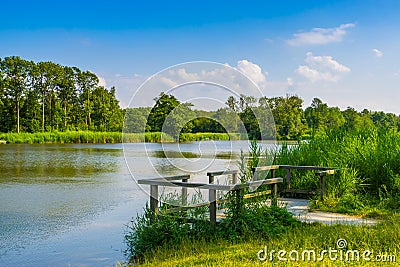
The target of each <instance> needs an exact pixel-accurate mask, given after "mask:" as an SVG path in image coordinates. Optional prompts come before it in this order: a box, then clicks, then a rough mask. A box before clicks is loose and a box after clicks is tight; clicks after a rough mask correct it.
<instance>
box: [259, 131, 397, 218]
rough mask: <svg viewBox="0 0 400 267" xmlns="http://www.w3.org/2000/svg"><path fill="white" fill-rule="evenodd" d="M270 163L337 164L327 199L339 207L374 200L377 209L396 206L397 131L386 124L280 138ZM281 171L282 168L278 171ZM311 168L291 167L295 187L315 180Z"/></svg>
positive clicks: (355, 207)
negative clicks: (291, 140) (288, 140)
mask: <svg viewBox="0 0 400 267" xmlns="http://www.w3.org/2000/svg"><path fill="white" fill-rule="evenodd" d="M267 153H269V154H271V153H276V154H275V155H276V157H275V160H274V164H282V165H313V166H328V167H335V168H338V169H339V170H338V171H337V172H336V174H335V175H334V176H332V177H328V179H327V197H326V199H325V205H327V206H328V207H332V208H335V209H337V210H338V211H347V212H351V211H357V210H363V209H364V208H366V207H367V206H369V207H368V208H371V206H374V205H376V204H378V205H383V206H381V207H378V208H380V209H391V210H396V209H399V208H400V198H399V197H398V195H399V194H400V133H399V132H397V131H393V130H389V129H377V128H365V129H360V130H356V131H344V130H332V131H328V132H326V133H319V134H317V135H316V136H314V137H313V138H312V139H311V140H310V141H308V142H300V143H298V144H297V145H294V146H288V145H286V144H283V145H282V147H281V148H279V149H277V150H276V151H268V152H267ZM282 175H284V174H282ZM318 183H319V181H318V179H317V177H316V176H315V174H314V173H313V172H309V173H304V171H303V172H302V171H297V172H293V173H292V179H291V184H292V186H293V188H298V189H313V188H317V187H318V186H319V184H318Z"/></svg>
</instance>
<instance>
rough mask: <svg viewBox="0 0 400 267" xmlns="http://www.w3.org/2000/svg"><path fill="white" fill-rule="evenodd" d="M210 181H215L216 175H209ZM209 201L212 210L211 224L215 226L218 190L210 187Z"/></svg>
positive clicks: (210, 182)
mask: <svg viewBox="0 0 400 267" xmlns="http://www.w3.org/2000/svg"><path fill="white" fill-rule="evenodd" d="M208 183H209V184H212V183H214V176H212V175H209V176H208ZM208 201H209V202H210V206H209V210H210V224H211V225H212V226H215V225H216V224H217V190H215V189H209V190H208Z"/></svg>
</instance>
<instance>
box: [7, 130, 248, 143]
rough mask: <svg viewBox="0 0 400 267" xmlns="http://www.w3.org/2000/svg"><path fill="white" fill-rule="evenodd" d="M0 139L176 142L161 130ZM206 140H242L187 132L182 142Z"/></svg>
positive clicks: (81, 132) (10, 140)
mask: <svg viewBox="0 0 400 267" xmlns="http://www.w3.org/2000/svg"><path fill="white" fill-rule="evenodd" d="M0 140H2V141H5V142H7V143H9V144H69V143H77V144H80V143H93V144H105V143H121V142H126V143H137V142H151V143H159V142H174V138H172V137H171V136H169V135H167V134H165V133H163V134H162V133H160V132H146V133H120V132H93V131H68V132H44V133H42V132H39V133H19V134H18V133H0ZM204 140H240V134H226V133H185V134H182V135H181V136H180V140H179V141H180V142H192V141H204Z"/></svg>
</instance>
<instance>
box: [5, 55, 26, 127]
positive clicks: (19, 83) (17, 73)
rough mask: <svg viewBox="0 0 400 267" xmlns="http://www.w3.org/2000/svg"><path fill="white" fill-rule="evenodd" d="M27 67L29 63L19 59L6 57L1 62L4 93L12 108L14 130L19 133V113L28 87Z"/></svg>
mask: <svg viewBox="0 0 400 267" xmlns="http://www.w3.org/2000/svg"><path fill="white" fill-rule="evenodd" d="M28 65H29V62H27V61H26V60H23V59H21V58H20V57H16V56H13V57H6V58H5V59H4V60H3V61H2V65H1V68H2V71H3V72H4V73H6V76H5V82H4V84H5V86H6V87H5V93H6V97H9V98H10V100H11V102H12V103H13V106H14V117H15V128H16V131H17V133H19V132H20V119H21V116H20V112H21V106H23V104H24V100H25V94H26V92H27V90H28V89H29V85H28Z"/></svg>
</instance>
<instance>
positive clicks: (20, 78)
mask: <svg viewBox="0 0 400 267" xmlns="http://www.w3.org/2000/svg"><path fill="white" fill-rule="evenodd" d="M115 90H116V89H115V88H114V87H112V88H111V89H110V90H108V89H106V88H104V87H103V86H100V85H99V78H98V77H97V76H96V75H95V74H94V73H92V72H90V71H82V70H80V69H79V68H77V67H69V66H62V65H60V64H56V63H53V62H50V61H49V62H38V63H35V62H33V61H28V60H24V59H21V58H20V57H18V56H11V57H6V58H4V59H0V122H1V123H0V132H3V133H6V132H16V133H20V132H29V133H34V132H51V131H76V130H91V131H121V128H122V122H123V111H122V110H121V108H120V106H119V101H118V100H117V99H116V97H115Z"/></svg>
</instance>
